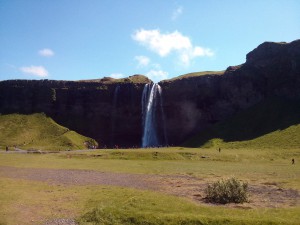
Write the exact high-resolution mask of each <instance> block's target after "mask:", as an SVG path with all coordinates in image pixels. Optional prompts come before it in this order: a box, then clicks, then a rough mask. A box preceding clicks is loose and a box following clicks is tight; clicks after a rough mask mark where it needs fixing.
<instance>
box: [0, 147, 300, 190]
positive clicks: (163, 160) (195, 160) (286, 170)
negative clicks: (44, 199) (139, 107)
mask: <svg viewBox="0 0 300 225" xmlns="http://www.w3.org/2000/svg"><path fill="white" fill-rule="evenodd" d="M202 156H205V157H206V158H202ZM292 158H294V159H295V161H296V164H295V165H293V166H292V165H291V159H292ZM298 162H300V151H299V148H298V149H289V150H288V151H286V150H278V149H277V150H273V149H225V148H224V149H222V152H221V153H219V152H218V151H217V150H216V149H184V148H172V149H154V150H153V149H148V150H93V151H92V152H89V153H82V152H68V153H61V154H43V155H33V154H28V155H17V154H0V165H3V166H14V167H21V168H52V169H82V170H97V171H103V172H109V171H111V172H118V173H138V174H174V175H178V174H182V175H191V176H195V177H199V178H205V179H208V180H216V179H220V178H222V177H225V178H226V177H232V176H234V177H237V178H239V179H242V180H245V181H249V183H264V182H270V183H272V182H275V183H277V184H278V186H280V187H284V188H296V189H300V181H299V179H298V178H299V177H300V170H299V166H300V163H298Z"/></svg>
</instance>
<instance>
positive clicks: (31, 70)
mask: <svg viewBox="0 0 300 225" xmlns="http://www.w3.org/2000/svg"><path fill="white" fill-rule="evenodd" d="M20 70H21V71H22V72H23V73H28V74H31V75H34V76H38V77H47V76H48V71H47V70H46V69H45V68H44V67H43V66H28V67H21V68H20Z"/></svg>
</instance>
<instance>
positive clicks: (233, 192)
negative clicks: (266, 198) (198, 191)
mask: <svg viewBox="0 0 300 225" xmlns="http://www.w3.org/2000/svg"><path fill="white" fill-rule="evenodd" d="M205 193H206V200H207V201H208V202H211V203H220V204H227V203H243V202H248V184H247V183H243V182H240V181H238V180H237V179H236V178H231V179H228V180H220V181H217V182H215V183H213V184H211V185H210V184H209V185H208V186H207V188H206V189H205Z"/></svg>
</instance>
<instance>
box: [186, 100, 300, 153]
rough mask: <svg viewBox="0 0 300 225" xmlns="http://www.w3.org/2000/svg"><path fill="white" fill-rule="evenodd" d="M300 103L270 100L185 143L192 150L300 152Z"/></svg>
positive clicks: (297, 101) (298, 101) (299, 101)
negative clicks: (294, 149) (237, 149)
mask: <svg viewBox="0 0 300 225" xmlns="http://www.w3.org/2000/svg"><path fill="white" fill-rule="evenodd" d="M299 115H300V100H287V99H268V100H266V101H264V102H261V103H259V104H257V105H255V106H253V107H251V108H250V109H248V110H245V111H243V112H240V113H238V114H237V115H235V116H234V117H232V118H230V119H229V120H227V121H224V122H221V123H218V124H216V125H215V126H213V127H212V128H211V129H209V130H206V131H204V132H202V133H200V134H198V135H196V136H195V137H193V138H191V139H190V140H188V141H187V142H186V143H184V146H189V147H200V146H202V147H228V148H299V147H300V117H299Z"/></svg>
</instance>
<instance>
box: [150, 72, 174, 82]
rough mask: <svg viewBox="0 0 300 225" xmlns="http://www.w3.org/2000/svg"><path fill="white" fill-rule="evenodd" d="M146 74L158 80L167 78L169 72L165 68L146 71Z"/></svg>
mask: <svg viewBox="0 0 300 225" xmlns="http://www.w3.org/2000/svg"><path fill="white" fill-rule="evenodd" d="M146 76H147V77H149V78H150V79H151V80H153V81H155V82H158V81H161V80H165V79H167V78H168V76H169V73H168V72H166V71H163V70H150V71H149V72H148V73H146Z"/></svg>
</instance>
